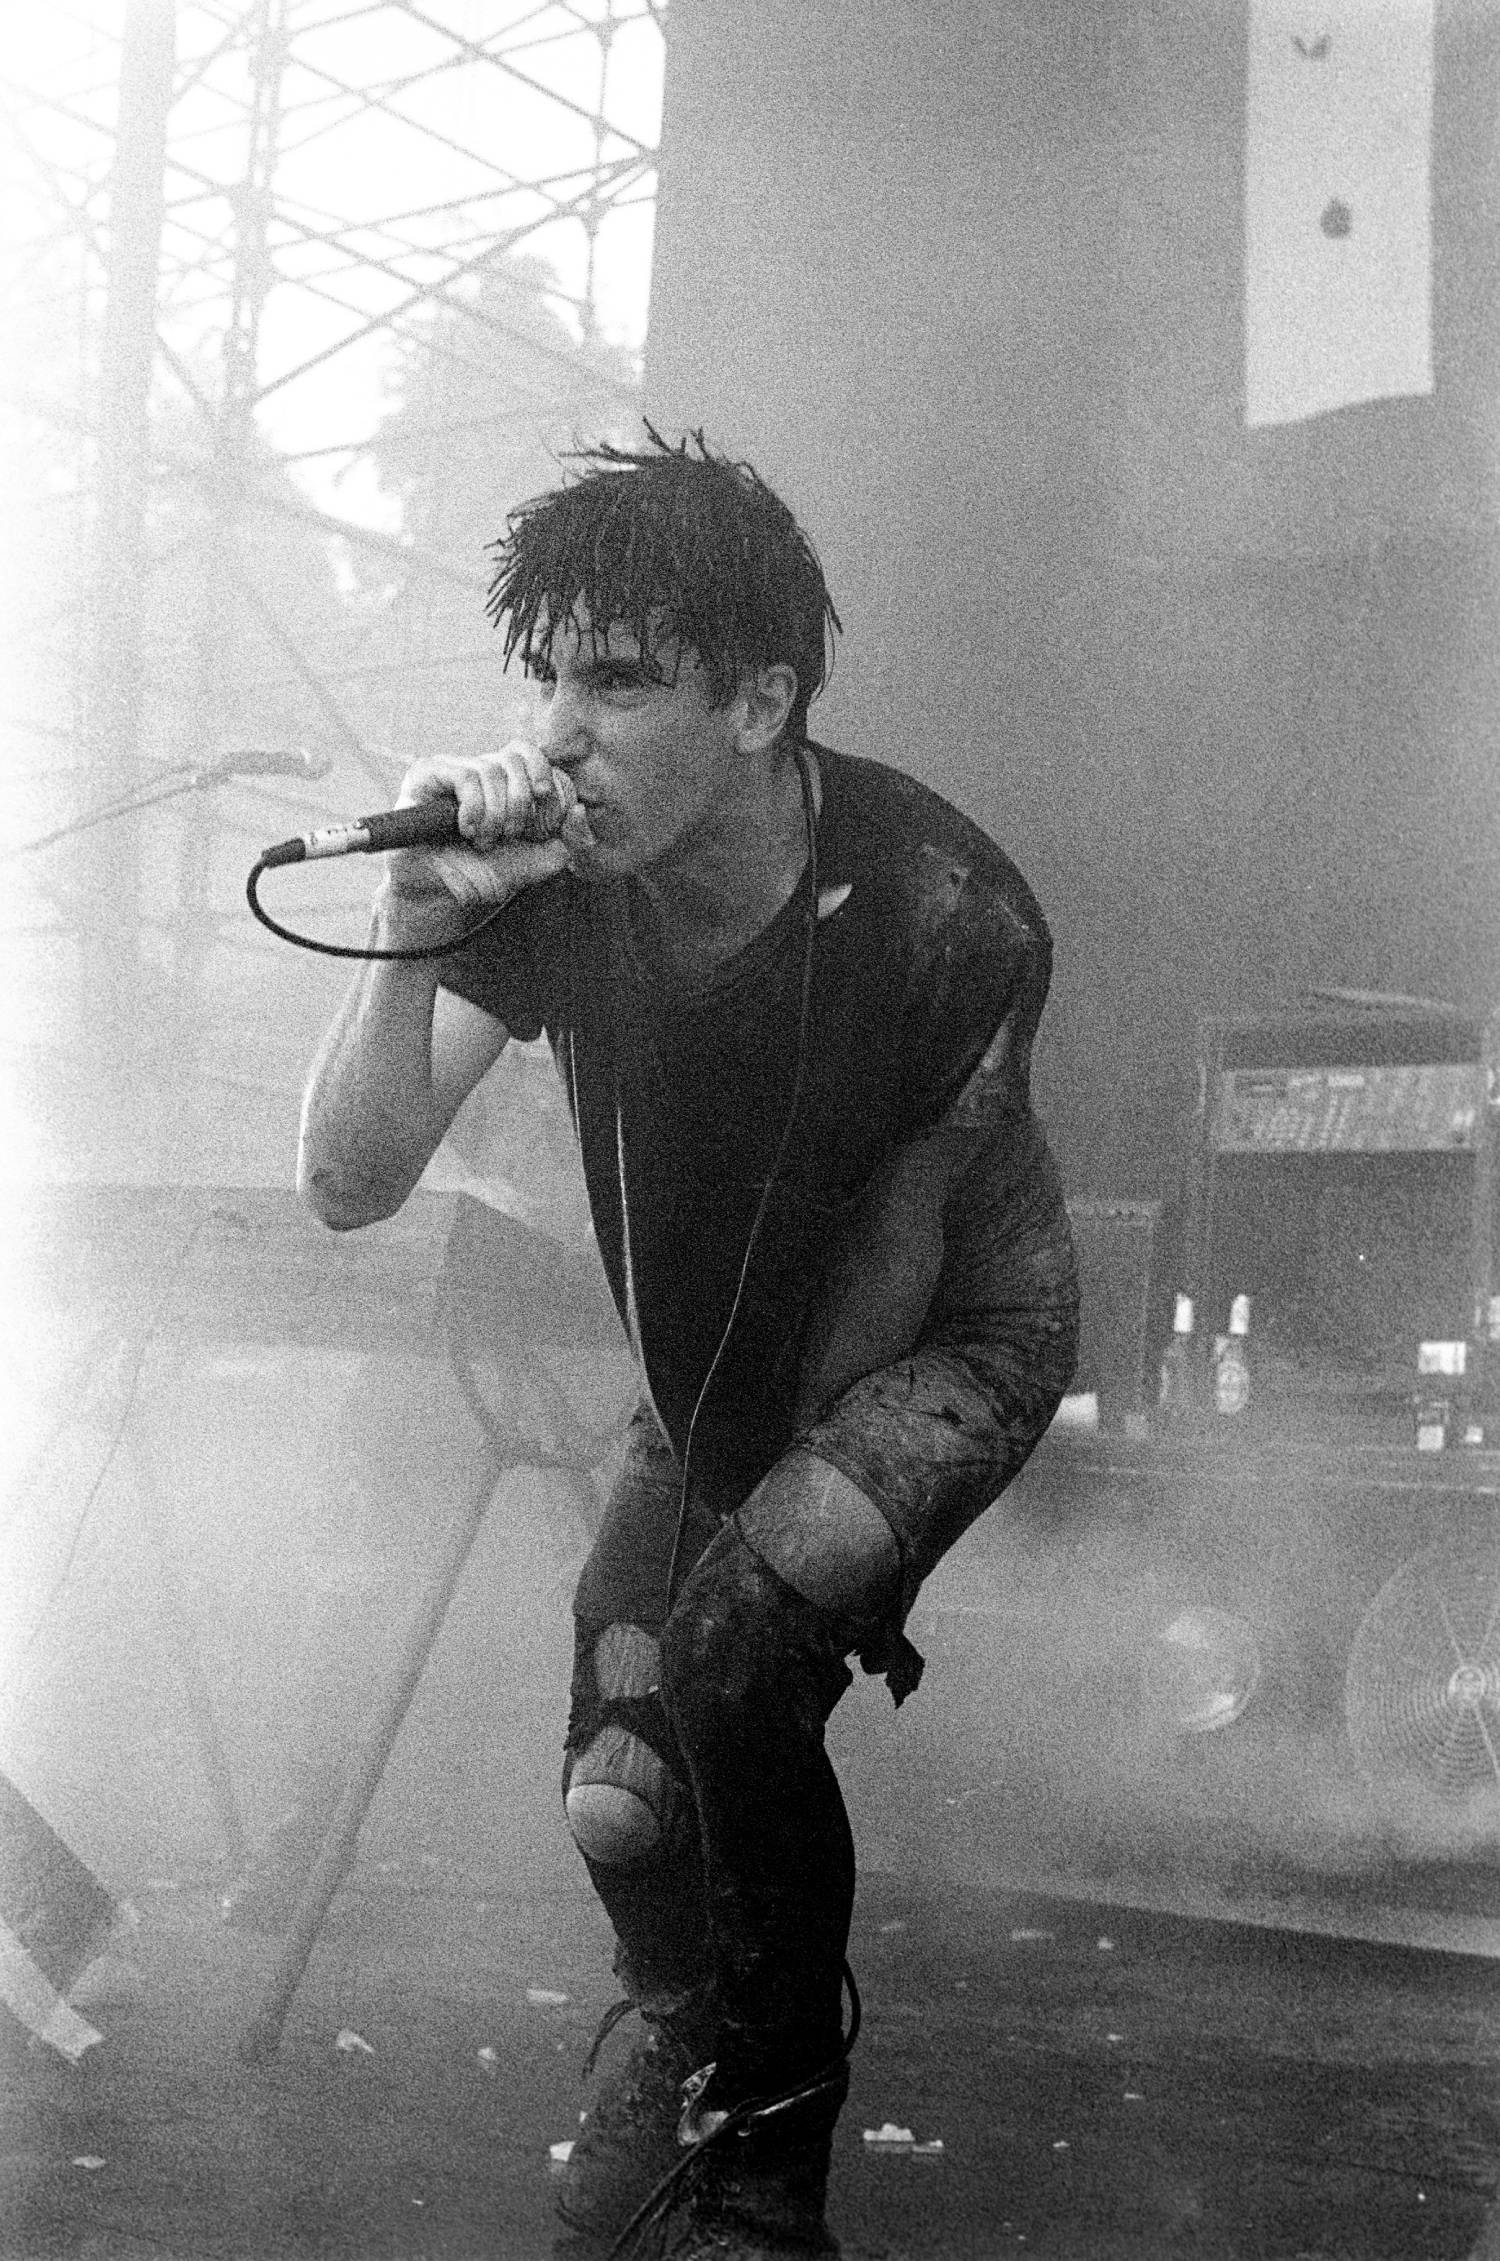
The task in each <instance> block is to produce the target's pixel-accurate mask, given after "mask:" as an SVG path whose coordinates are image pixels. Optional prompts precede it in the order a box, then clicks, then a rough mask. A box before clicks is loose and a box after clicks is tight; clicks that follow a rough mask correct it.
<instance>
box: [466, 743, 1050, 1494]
mask: <svg viewBox="0 0 1500 2261" xmlns="http://www.w3.org/2000/svg"><path fill="white" fill-rule="evenodd" d="M816 754H817V758H818V763H819V769H820V774H821V779H822V785H823V803H822V810H821V814H820V816H819V819H818V827H817V883H818V892H819V897H820V901H821V905H822V907H823V912H824V915H823V916H822V917H820V918H819V919H818V920H817V922H816V924H815V925H812V924H810V919H809V897H808V890H807V885H806V881H805V878H804V881H803V883H802V884H800V885H799V887H798V888H797V890H796V891H795V892H794V894H793V896H792V897H791V899H790V900H789V901H788V902H787V903H786V904H785V905H784V906H783V907H782V909H781V910H780V911H779V912H778V913H777V915H776V917H775V918H774V919H773V920H772V921H771V923H770V925H769V926H767V927H766V928H765V929H764V930H763V932H762V933H761V934H760V935H759V936H757V938H756V939H755V941H754V942H752V943H751V945H750V946H749V948H748V949H747V950H745V951H743V952H742V953H741V954H740V955H739V956H738V957H737V958H735V959H734V960H732V961H731V962H730V963H729V964H727V965H725V966H723V967H721V968H719V969H717V970H716V971H715V973H714V974H713V975H712V977H711V978H710V979H708V980H707V981H701V982H691V981H688V980H685V979H684V978H683V976H682V975H681V974H680V973H679V972H678V971H677V970H676V969H675V968H674V966H673V965H672V964H671V963H670V961H669V960H668V958H667V957H666V955H665V953H664V952H663V950H662V949H661V947H660V944H659V940H658V938H657V937H656V935H655V934H654V932H653V918H652V913H651V910H650V908H649V905H648V903H647V899H646V897H645V894H644V892H643V891H642V890H641V889H640V887H639V886H638V885H636V883H635V882H633V881H630V880H624V881H610V882H597V881H596V882H585V881H583V880H581V879H579V878H577V877H576V876H574V875H572V874H564V875H563V876H562V877H560V878H558V879H556V880H552V881H548V882H546V883H545V884H544V885H543V886H541V887H538V888H535V889H531V890H529V891H528V892H527V893H525V894H524V895H521V896H519V897H518V898H517V899H516V901H515V903H513V904H512V905H511V906H510V907H509V908H508V909H507V911H506V912H505V914H504V916H503V917H502V918H501V919H499V920H498V921H497V922H496V923H495V925H494V926H493V927H491V928H489V929H488V930H487V931H486V932H485V933H484V934H483V935H482V936H480V937H479V938H478V939H477V940H476V941H475V942H474V943H473V944H471V945H470V946H469V948H468V949H467V950H465V951H463V952H461V953H458V954H456V955H455V957H454V958H453V959H451V960H449V961H448V962H447V963H446V964H445V968H444V974H443V979H444V981H445V983H446V984H447V985H448V986H449V987H451V988H452V989H454V990H456V991H457V992H458V993H459V994H460V995H462V996H464V997H467V998H469V999H470V1000H471V1001H472V1002H473V1003H475V1004H478V1005H480V1006H482V1007H483V1008H484V1009H485V1010H486V1011H488V1012H492V1013H494V1014H495V1015H496V1016H497V1018H498V1019H500V1020H502V1021H503V1022H504V1023H505V1026H506V1027H507V1029H509V1031H510V1032H511V1034H512V1035H514V1036H516V1037H518V1038H520V1039H522V1040H528V1039H531V1038H533V1037H535V1036H537V1035H538V1034H540V1033H541V1032H542V1031H543V1030H545V1032H546V1034H547V1036H548V1038H549V1040H550V1042H551V1044H552V1047H553V1051H554V1054H555V1056H556V1058H557V1062H558V1066H559V1069H560V1071H561V1073H562V1075H563V1078H564V1081H565V1083H566V1085H567V1089H568V1095H569V1100H570V1104H571V1107H572V1110H573V1118H574V1123H575V1126H576V1128H577V1132H578V1138H579V1144H580V1147H581V1149H582V1154H583V1165H584V1173H585V1178H586V1181H587V1186H588V1193H589V1202H590V1208H591V1211H592V1215H593V1220H594V1228H595V1231H596V1234H597V1236H598V1240H599V1246H600V1249H601V1252H602V1254H603V1258H604V1263H605V1268H606V1271H607V1273H608V1277H609V1283H610V1287H611V1290H612V1292H613V1295H614V1299H615V1303H616V1305H617V1307H618V1309H619V1312H620V1315H621V1318H622V1319H623V1321H624V1323H625V1325H626V1327H627V1330H628V1331H629V1333H630V1335H631V1338H632V1341H633V1342H634V1344H635V1346H636V1349H637V1353H638V1355H639V1357H640V1360H641V1363H642V1367H643V1369H644V1373H645V1376H646V1381H647V1384H648V1387H649V1389H650V1392H651V1395H652V1399H653V1401H654V1403H655V1406H656V1409H657V1412H658V1414H659V1416H660V1418H661V1421H662V1423H663V1426H664V1427H665V1429H666V1432H667V1434H668V1436H669V1437H670V1439H671V1441H672V1443H673V1445H674V1447H675V1449H676V1450H677V1452H678V1454H679V1455H681V1453H682V1452H683V1450H684V1446H685V1443H686V1438H687V1432H688V1427H689V1424H690V1422H691V1420H692V1416H693V1409H694V1407H695V1405H696V1404H697V1402H698V1397H699V1393H700V1391H701V1390H702V1387H703V1383H704V1380H705V1377H706V1376H707V1375H708V1373H709V1369H710V1366H711V1365H712V1364H713V1361H714V1358H715V1353H716V1351H717V1350H718V1347H719V1344H720V1341H721V1338H722V1337H723V1335H724V1331H725V1328H726V1326H727V1324H728V1321H729V1317H730V1313H731V1310H732V1309H733V1307H734V1304H735V1297H736V1291H737V1289H739V1308H738V1311H737V1313H736V1315H735V1322H734V1327H733V1330H732V1332H731V1334H730V1338H729V1341H728V1343H727V1345H726V1346H725V1347H724V1349H723V1351H722V1354H721V1355H720V1356H719V1360H718V1365H717V1368H716V1370H715V1372H714V1376H713V1382H712V1385H711V1388H710V1390H709V1392H708V1395H707V1397H706V1399H705V1402H704V1406H703V1411H702V1413H701V1415H700V1417H699V1422H698V1427H697V1430H696V1432H695V1436H694V1447H693V1452H694V1463H695V1466H696V1467H698V1469H699V1470H700V1472H701V1473H702V1474H704V1475H705V1476H709V1475H714V1476H717V1477H718V1478H719V1479H721V1480H723V1481H725V1482H727V1483H730V1484H733V1485H734V1486H735V1487H736V1488H739V1487H740V1486H741V1485H746V1486H747V1485H748V1484H750V1483H752V1482H753V1481H755V1480H756V1478H757V1477H758V1476H759V1475H760V1474H761V1473H763V1472H764V1469H765V1468H767V1467H769V1466H770V1465H771V1463H772V1461H774V1460H775V1459H776V1458H777V1457H778V1455H779V1454H780V1452H781V1451H783V1450H784V1449H785V1446H786V1444H787V1442H788V1441H789V1438H790V1435H791V1430H792V1417H793V1408H794V1403H795V1398H796V1388H797V1377H798V1368H799V1364H800V1353H801V1341H802V1334H803V1329H804V1326H805V1322H806V1317H807V1313H808V1309H809V1306H810V1303H811V1301H812V1298H813V1296H814V1294H815V1293H816V1290H817V1286H818V1283H819V1280H820V1277H821V1275H822V1271H823V1268H824V1265H825V1263H826V1261H827V1257H828V1253H829V1249H830V1245H831V1242H832V1239H833V1236H834V1233H835V1230H836V1228H837V1226H838V1224H839V1223H840V1221H841V1220H842V1218H843V1217H844V1216H845V1215H846V1214H847V1211H848V1208H849V1205H850V1204H851V1203H852V1202H853V1201H854V1200H855V1198H856V1197H857V1196H858V1194H859V1193H860V1191H861V1190H862V1189H863V1188H864V1186H865V1185H866V1184H867V1183H868V1182H869V1180H870V1178H871V1177H872V1175H873V1174H874V1172H875V1171H876V1170H877V1169H878V1168H879V1166H880V1165H881V1163H882V1162H883V1161H885V1159H886V1158H887V1157H888V1156H889V1155H890V1154H891V1153H892V1152H893V1150H894V1149H896V1148H897V1147H900V1146H902V1145H905V1144H907V1143H909V1142H910V1141H912V1140H914V1139H916V1138H919V1137H920V1136H922V1134H923V1133H924V1132H926V1131H928V1130H931V1129H932V1128H933V1127H934V1126H935V1125H936V1124H937V1123H938V1122H940V1121H941V1120H942V1119H943V1118H944V1117H945V1116H947V1115H948V1114H949V1113H950V1111H951V1110H952V1109H953V1107H954V1105H955V1103H956V1102H957V1101H958V1100H959V1098H960V1095H961V1094H963V1093H964V1092H965V1091H966V1088H967V1087H969V1086H970V1085H971V1081H972V1079H973V1078H974V1077H975V1074H976V1071H977V1070H978V1069H979V1067H980V1065H981V1063H982V1062H983V1060H984V1058H985V1055H986V1052H987V1050H988V1051H990V1052H991V1056H992V1058H994V1057H996V1056H998V1055H1003V1061H1004V1065H1003V1068H1002V1069H1001V1070H1000V1073H1001V1075H1002V1076H1003V1078H1004V1080H1005V1082H1006V1084H1007V1085H1008V1087H1009V1096H1010V1100H1011V1102H1012V1103H1013V1104H1014V1106H1015V1107H1016V1109H1017V1110H1018V1113H1021V1114H1024V1112H1025V1110H1026V1107H1027V1089H1026V1086H1027V1076H1028V1067H1029V1056H1030V1046H1031V1039H1032V1036H1033V1034H1034V1032H1035V1029H1036V1023H1037V1020H1038V1017H1039V1015H1040V1013H1041V1009H1042V1005H1043V1002H1044V1001H1045V997H1046V992H1047V982H1048V976H1049V971H1050V963H1051V945H1050V940H1049V938H1048V934H1047V927H1046V923H1045V921H1044V919H1043V917H1042V914H1041V911H1040V909H1039V908H1038V906H1037V903H1036V901H1035V898H1034V897H1033V896H1032V894H1031V891H1030V889H1029V888H1028V887H1027V885H1026V882H1025V881H1024V879H1023V878H1022V877H1021V875H1020V873H1019V872H1018V871H1017V870H1016V868H1015V866H1014V865H1013V864H1012V863H1011V862H1010V861H1009V859H1008V858H1007V857H1005V856H1004V855H1003V854H1002V853H1001V851H1000V849H999V848H997V847H996V846H995V844H994V842H993V841H992V840H990V839H989V838H988V837H987V836H986V835H985V834H984V833H983V832H981V831H980V830H979V828H978V827H977V826H976V825H974V824H972V823H971V822H970V821H969V819H968V818H966V817H964V816H963V815H962V814H960V812H959V811H958V810H956V809H955V808H953V807H952V806H951V805H950V804H949V803H948V802H946V801H944V800H942V799H941V798H940V796H939V795H937V794H936V793H934V792H932V791H931V790H930V789H929V788H927V787H925V786H923V785H920V784H919V783H917V781H916V780H915V779H913V778H910V777H907V776H906V775H904V774H903V773H902V772H901V771H899V770H894V769H890V768H888V767H886V766H885V765H883V764H880V763H876V762H871V761H864V760H857V759H855V758H853V757H850V756H847V755H840V754H836V753H833V752H831V751H830V750H828V749H826V748H823V747H818V748H817V749H816ZM809 947H810V948H811V951H812V984H811V995H810V1005H809V1011H808V1015H807V1025H806V1028H805V1030H804V1029H803V1028H802V1025H801V1023H802V1016H801V1009H800V1008H801V997H802V989H803V975H804V966H805V961H806V953H807V951H808V949H809ZM997 1034H998V1035H999V1036H1000V1039H1001V1041H1000V1043H999V1044H998V1045H997V1044H996V1043H995V1039H996V1038H997ZM799 1047H800V1049H801V1052H802V1084H801V1093H800V1097H799V1099H798V1104H797V1108H796V1113H795V1119H794V1120H793V1121H792V1122H791V1126H790V1132H789V1133H788V1117H789V1113H790V1103H791V1098H792V1092H793V1085H794V1080H795V1078H796V1072H797V1062H798V1053H799ZM784 1137H785V1138H786V1147H785V1152H784V1155H783V1158H782V1161H781V1165H780V1167H779V1169H777V1170H776V1172H775V1176H774V1182H773V1183H772V1186H771V1191H770V1195H769V1197H768V1199H767V1200H766V1203H765V1209H764V1213H763V1215H762V1217H761V1222H760V1227H759V1230H758V1232H756V1233H755V1238H754V1248H753V1251H752V1255H751V1261H750V1263H749V1265H748V1267H747V1268H746V1269H745V1277H744V1281H743V1286H742V1287H741V1285H740V1275H741V1269H742V1266H743V1264H744V1258H745V1251H746V1247H747V1245H748V1243H749V1242H750V1239H751V1235H752V1229H753V1227H754V1224H755V1218H756V1213H757V1209H758V1208H759V1206H760V1203H761V1199H762V1196H763V1194H764V1192H765V1188H766V1183H767V1179H768V1177H770V1176H771V1173H772V1166H773V1163H774V1162H775V1159H776V1156H777V1153H778V1151H779V1150H780V1149H781V1147H782V1141H783V1138H784Z"/></svg>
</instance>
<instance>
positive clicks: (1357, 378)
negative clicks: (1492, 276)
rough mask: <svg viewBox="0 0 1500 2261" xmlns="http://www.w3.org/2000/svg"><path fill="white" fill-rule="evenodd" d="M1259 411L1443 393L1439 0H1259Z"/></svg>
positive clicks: (1249, 272) (1253, 394) (1253, 401)
mask: <svg viewBox="0 0 1500 2261" xmlns="http://www.w3.org/2000/svg"><path fill="white" fill-rule="evenodd" d="M1249 36H1250V47H1249V58H1248V62H1249V68H1248V76H1247V92H1246V117H1245V421H1246V423H1247V424H1252V425H1256V424H1286V423H1291V422H1293V421H1295V420H1296V419H1297V418H1299V417H1304V416H1317V415H1321V414H1322V413H1323V412H1324V411H1326V410H1328V409H1331V408H1346V407H1348V406H1350V405H1351V404H1352V403H1353V402H1355V401H1362V400H1383V399H1388V398H1390V397H1392V396H1393V395H1396V394H1402V393H1427V392H1431V390H1432V79H1433V0H1326V4H1325V5H1319V4H1318V0H1249Z"/></svg>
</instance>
